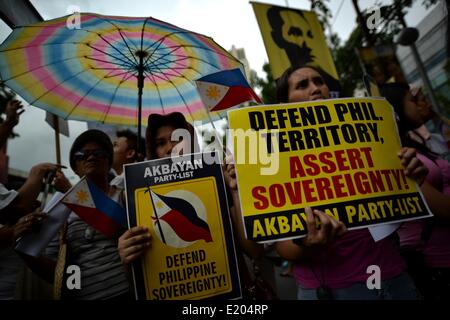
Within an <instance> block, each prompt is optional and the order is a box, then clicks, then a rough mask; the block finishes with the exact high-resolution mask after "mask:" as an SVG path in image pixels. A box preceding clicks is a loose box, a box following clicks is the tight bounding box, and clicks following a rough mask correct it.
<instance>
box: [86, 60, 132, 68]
mask: <svg viewBox="0 0 450 320" xmlns="http://www.w3.org/2000/svg"><path fill="white" fill-rule="evenodd" d="M85 58H86V59H89V60H94V61H98V62H104V63H111V62H110V61H107V60H102V59H96V58H92V57H87V56H86V57H85ZM113 65H115V66H119V67H123V68H122V70H128V71H131V70H134V68H132V67H131V66H129V65H127V64H119V63H116V64H113Z"/></svg>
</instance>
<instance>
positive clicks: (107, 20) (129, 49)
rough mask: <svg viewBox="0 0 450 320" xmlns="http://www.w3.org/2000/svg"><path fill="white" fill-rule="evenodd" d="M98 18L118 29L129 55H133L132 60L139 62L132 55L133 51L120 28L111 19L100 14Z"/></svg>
mask: <svg viewBox="0 0 450 320" xmlns="http://www.w3.org/2000/svg"><path fill="white" fill-rule="evenodd" d="M99 18H100V19H101V20H103V21H105V22H107V23H109V24H111V25H112V26H114V27H115V28H116V29H117V31H119V34H120V37H121V38H122V40H123V42H124V43H125V45H126V46H127V48H128V51H130V53H131V56H132V57H133V60H134V62H135V63H136V64H138V63H139V62H138V61H137V59H136V57H135V56H134V54H133V52H132V50H131V48H130V46H129V45H128V42H127V40H126V39H125V38H126V37H125V36H124V35H123V34H122V30H121V29H120V28H119V27H118V26H117V25H116V24H115V23H113V22H112V21H111V20H109V19H106V18H103V17H100V16H99ZM130 42H132V41H131V40H130Z"/></svg>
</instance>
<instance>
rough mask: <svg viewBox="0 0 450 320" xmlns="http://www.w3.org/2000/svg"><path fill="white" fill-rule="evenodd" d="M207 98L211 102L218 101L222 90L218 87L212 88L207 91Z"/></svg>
mask: <svg viewBox="0 0 450 320" xmlns="http://www.w3.org/2000/svg"><path fill="white" fill-rule="evenodd" d="M206 96H207V97H208V98H209V99H211V100H217V99H219V97H220V89H219V88H218V87H217V86H210V87H209V88H208V89H206Z"/></svg>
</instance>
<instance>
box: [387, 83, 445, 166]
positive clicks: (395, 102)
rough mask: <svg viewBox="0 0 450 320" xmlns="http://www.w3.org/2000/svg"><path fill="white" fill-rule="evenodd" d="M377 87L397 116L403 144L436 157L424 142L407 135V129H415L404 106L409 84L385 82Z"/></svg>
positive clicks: (430, 156)
mask: <svg viewBox="0 0 450 320" xmlns="http://www.w3.org/2000/svg"><path fill="white" fill-rule="evenodd" d="M379 89H380V93H381V96H382V97H385V98H386V100H387V101H388V102H389V103H390V104H391V106H392V107H393V108H394V111H395V113H396V114H397V116H398V121H397V126H398V131H399V135H400V139H401V141H402V144H403V146H405V147H411V148H415V149H417V150H418V151H419V152H421V153H423V154H424V155H426V156H428V157H429V158H431V159H433V158H436V154H435V153H434V152H432V151H431V150H430V149H428V147H427V146H426V145H425V143H419V142H417V141H415V140H413V139H411V138H410V137H409V135H408V132H409V131H411V130H413V129H415V128H412V127H411V126H410V124H409V120H408V119H407V118H406V114H405V108H404V105H405V97H406V95H407V94H408V92H409V90H410V88H409V85H408V84H407V83H400V82H395V83H385V84H382V85H379Z"/></svg>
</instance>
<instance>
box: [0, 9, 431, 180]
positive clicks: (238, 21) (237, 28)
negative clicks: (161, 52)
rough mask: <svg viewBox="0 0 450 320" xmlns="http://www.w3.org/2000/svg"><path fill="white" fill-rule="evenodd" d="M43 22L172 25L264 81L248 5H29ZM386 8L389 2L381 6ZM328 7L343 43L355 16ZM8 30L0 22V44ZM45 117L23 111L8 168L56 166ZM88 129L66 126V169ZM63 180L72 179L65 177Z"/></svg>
mask: <svg viewBox="0 0 450 320" xmlns="http://www.w3.org/2000/svg"><path fill="white" fill-rule="evenodd" d="M31 2H32V3H33V4H34V5H35V7H36V9H37V10H38V11H39V13H40V14H41V15H42V17H43V18H44V19H53V18H56V17H59V16H63V15H67V14H69V13H71V12H70V10H73V9H71V8H72V7H73V6H76V7H78V8H79V9H80V10H81V11H82V12H95V13H100V14H109V15H121V16H141V17H142V16H152V17H155V18H157V19H160V20H164V21H167V22H170V23H172V24H175V25H177V26H179V27H182V28H185V29H188V30H192V31H196V32H199V33H202V34H205V35H208V36H211V37H213V38H214V40H215V41H216V42H217V43H219V44H220V45H221V46H222V47H224V48H226V49H230V48H231V46H232V45H234V46H236V47H237V48H245V52H246V56H247V59H248V61H249V64H250V67H251V68H252V69H254V70H256V71H257V72H258V74H259V76H261V77H262V76H263V75H264V73H263V72H262V66H263V64H264V63H265V62H266V61H268V58H267V55H266V51H265V48H264V44H263V41H262V37H261V35H260V32H259V28H258V24H257V22H256V19H255V15H254V13H253V9H252V6H251V5H250V3H249V2H248V1H247V0H170V1H169V0H163V1H160V0H133V1H130V0H128V1H121V0H95V1H88V0H72V1H66V0H32V1H31ZM264 2H266V3H271V4H277V5H282V6H285V5H286V3H288V5H289V6H290V7H292V8H298V9H307V10H308V9H309V3H310V1H307V0H288V1H286V0H278V1H277V0H267V1H264ZM375 2H376V1H375V0H373V1H372V0H360V1H359V3H360V6H361V9H364V8H367V7H371V6H373V5H374V4H375ZM378 2H379V1H378ZM381 2H382V3H390V2H391V1H387V0H384V1H381ZM416 2H417V4H416V5H415V6H414V7H413V8H412V10H410V12H409V13H408V15H407V17H406V20H407V23H408V24H409V25H410V26H415V25H417V24H418V23H419V21H420V20H421V19H422V18H423V17H425V16H426V14H427V12H429V10H430V9H429V10H426V9H425V8H424V7H422V6H421V2H422V1H421V0H418V1H416ZM329 7H330V9H331V11H332V14H333V19H332V20H331V21H332V26H333V30H334V31H335V32H337V33H338V35H339V37H340V38H341V39H342V40H343V41H344V40H346V39H347V38H348V36H349V34H350V32H351V31H352V30H353V28H354V27H355V24H356V22H355V12H354V9H353V6H352V3H351V1H349V0H331V1H330V2H329ZM10 32H11V30H10V29H9V28H8V27H7V26H6V25H5V24H4V23H2V22H1V21H0V42H1V41H3V40H4V39H5V38H6V37H7V35H8V34H9V33H10ZM44 118H45V113H44V112H42V111H40V110H36V108H34V107H27V108H26V112H25V113H24V114H23V115H22V116H21V121H20V124H19V125H18V127H17V128H16V129H15V131H16V132H17V133H19V134H20V138H16V139H13V140H10V142H9V144H8V154H9V156H10V167H12V168H15V169H19V170H25V171H28V170H29V168H30V167H31V166H32V165H33V164H36V163H39V162H43V161H55V151H54V133H53V130H52V129H51V128H50V127H49V126H48V125H47V124H46V123H44ZM85 129H86V125H85V124H84V123H81V122H77V121H70V130H71V137H70V139H68V138H66V137H62V138H61V139H62V140H61V143H62V158H63V163H66V164H67V163H68V160H67V155H68V153H69V148H70V145H71V143H72V141H73V139H74V138H75V137H76V136H77V135H78V134H79V133H80V132H82V131H83V130H85ZM67 174H69V175H72V173H71V172H69V171H67Z"/></svg>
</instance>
